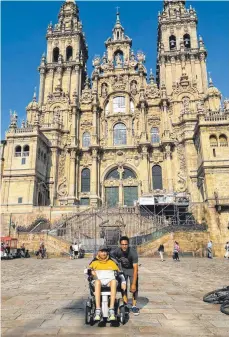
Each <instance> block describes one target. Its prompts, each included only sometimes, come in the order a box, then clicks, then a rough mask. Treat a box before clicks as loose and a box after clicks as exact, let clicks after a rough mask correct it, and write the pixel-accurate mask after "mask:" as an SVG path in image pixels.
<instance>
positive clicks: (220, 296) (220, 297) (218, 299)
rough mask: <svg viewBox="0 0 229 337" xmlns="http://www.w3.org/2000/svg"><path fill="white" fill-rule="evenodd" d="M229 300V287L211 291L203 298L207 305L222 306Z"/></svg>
mask: <svg viewBox="0 0 229 337" xmlns="http://www.w3.org/2000/svg"><path fill="white" fill-rule="evenodd" d="M228 298H229V286H228V287H225V288H222V289H217V290H214V291H211V292H210V293H207V294H206V295H204V297H203V301H204V302H207V303H214V304H222V303H223V302H224V301H225V300H226V299H228Z"/></svg>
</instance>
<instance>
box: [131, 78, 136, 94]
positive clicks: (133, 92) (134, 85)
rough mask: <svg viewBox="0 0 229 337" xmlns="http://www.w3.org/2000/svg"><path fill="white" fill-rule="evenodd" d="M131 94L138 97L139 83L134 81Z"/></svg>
mask: <svg viewBox="0 0 229 337" xmlns="http://www.w3.org/2000/svg"><path fill="white" fill-rule="evenodd" d="M130 92H131V94H132V95H136V94H137V83H136V81H132V82H131V84H130Z"/></svg>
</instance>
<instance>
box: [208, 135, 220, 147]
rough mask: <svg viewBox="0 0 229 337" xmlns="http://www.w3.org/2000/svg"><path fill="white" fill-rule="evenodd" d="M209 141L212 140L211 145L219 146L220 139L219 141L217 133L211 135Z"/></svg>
mask: <svg viewBox="0 0 229 337" xmlns="http://www.w3.org/2000/svg"><path fill="white" fill-rule="evenodd" d="M209 141H210V146H211V147H216V146H218V141H217V137H216V136H215V135H211V136H210V137H209Z"/></svg>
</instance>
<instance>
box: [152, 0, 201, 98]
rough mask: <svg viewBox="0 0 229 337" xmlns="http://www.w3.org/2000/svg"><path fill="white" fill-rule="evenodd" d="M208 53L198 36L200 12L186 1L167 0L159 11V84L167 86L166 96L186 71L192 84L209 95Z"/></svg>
mask: <svg viewBox="0 0 229 337" xmlns="http://www.w3.org/2000/svg"><path fill="white" fill-rule="evenodd" d="M206 56H207V52H206V49H205V47H204V42H203V39H202V38H201V37H199V41H198V39H197V15H196V11H195V9H194V8H192V6H191V5H190V8H189V9H187V8H185V1H180V0H170V1H169V0H165V1H164V6H163V11H162V13H160V12H159V13H158V43H157V84H158V86H159V87H161V86H162V85H165V86H166V89H167V95H171V93H172V90H173V87H174V86H175V85H176V84H177V83H178V82H179V81H180V78H181V77H182V74H184V73H186V74H187V76H188V78H189V81H190V82H191V85H196V87H197V89H198V91H199V93H201V94H206V93H207V88H208V83H207V71H206Z"/></svg>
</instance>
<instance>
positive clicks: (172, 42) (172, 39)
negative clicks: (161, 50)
mask: <svg viewBox="0 0 229 337" xmlns="http://www.w3.org/2000/svg"><path fill="white" fill-rule="evenodd" d="M169 48H170V50H173V49H175V48H176V36H174V35H171V36H170V37H169Z"/></svg>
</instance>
